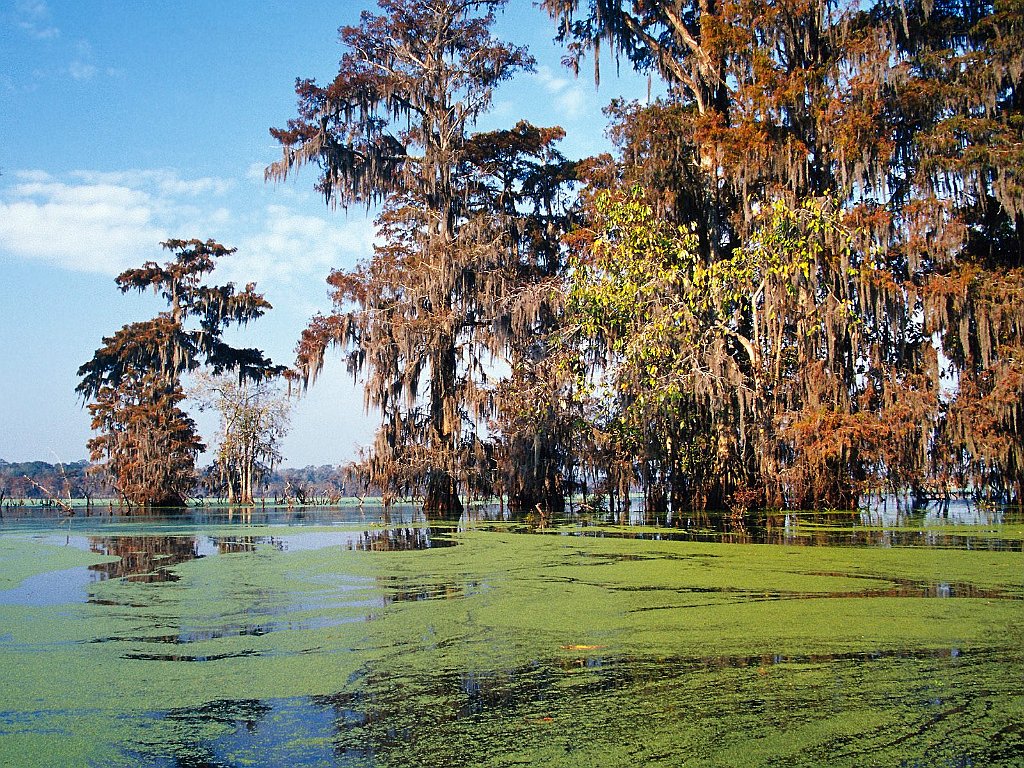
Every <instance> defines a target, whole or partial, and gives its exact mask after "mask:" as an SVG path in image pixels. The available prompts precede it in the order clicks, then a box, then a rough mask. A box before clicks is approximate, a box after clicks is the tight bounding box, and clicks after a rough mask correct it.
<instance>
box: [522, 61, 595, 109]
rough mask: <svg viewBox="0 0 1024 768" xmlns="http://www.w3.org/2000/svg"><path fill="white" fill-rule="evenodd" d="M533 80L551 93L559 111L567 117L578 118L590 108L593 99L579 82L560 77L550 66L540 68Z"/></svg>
mask: <svg viewBox="0 0 1024 768" xmlns="http://www.w3.org/2000/svg"><path fill="white" fill-rule="evenodd" d="M533 78H534V79H535V80H536V81H537V82H538V84H539V85H540V87H541V88H543V89H544V90H545V91H547V92H548V93H550V94H551V95H552V97H553V100H554V104H555V106H556V107H557V109H558V110H559V111H560V112H561V113H562V114H563V115H565V116H566V117H569V118H578V117H580V116H582V115H583V114H584V112H585V111H587V110H588V109H589V107H590V100H591V97H590V95H589V93H588V91H587V90H586V89H585V88H584V87H583V85H581V84H580V82H579V81H578V80H574V79H569V78H567V77H563V76H561V75H558V74H556V73H555V72H554V70H552V69H551V67H548V66H544V65H542V66H539V67H537V71H536V72H535V73H534V74H533Z"/></svg>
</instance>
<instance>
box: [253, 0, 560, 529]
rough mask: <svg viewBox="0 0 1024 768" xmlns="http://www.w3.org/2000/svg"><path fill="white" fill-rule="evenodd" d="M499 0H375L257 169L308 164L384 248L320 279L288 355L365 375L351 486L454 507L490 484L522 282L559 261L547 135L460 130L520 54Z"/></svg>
mask: <svg viewBox="0 0 1024 768" xmlns="http://www.w3.org/2000/svg"><path fill="white" fill-rule="evenodd" d="M503 5H504V0H436V1H435V2H431V3H422V2H414V0H381V2H380V8H381V10H382V12H383V13H382V14H380V15H374V14H371V13H368V12H367V13H363V15H362V16H361V20H360V23H359V24H358V25H357V26H348V27H342V29H341V31H340V37H341V42H342V44H343V45H344V46H345V48H346V51H345V53H344V55H343V56H342V59H341V63H340V67H339V71H338V74H337V76H336V77H335V79H334V81H333V82H332V83H331V84H329V85H328V86H326V87H322V86H318V85H317V84H315V83H314V82H313V81H310V80H299V81H298V82H297V85H296V91H297V94H298V96H299V115H298V118H297V119H295V120H291V121H289V123H288V127H287V128H286V129H283V130H273V131H272V134H273V135H274V136H275V138H277V140H278V141H279V142H280V143H281V144H282V146H283V157H282V159H281V160H280V161H279V162H277V163H275V164H274V165H272V166H271V167H270V168H269V169H268V171H267V176H268V178H272V179H284V178H285V177H286V176H287V175H288V174H289V173H290V172H291V171H292V170H293V169H295V168H297V167H299V166H301V165H303V164H306V163H310V162H313V163H317V164H318V165H319V166H320V169H321V176H320V179H319V182H318V188H319V189H320V190H321V191H322V192H323V194H324V195H325V197H326V198H327V200H328V201H329V202H331V203H336V204H340V205H342V206H346V207H347V206H350V205H353V204H365V205H367V206H373V205H378V204H379V205H380V214H379V216H378V219H377V224H378V228H379V233H380V237H381V240H382V241H383V243H382V245H380V246H378V247H376V248H375V252H374V256H373V258H372V259H370V260H369V261H367V262H365V263H362V264H360V265H358V266H357V267H356V268H355V269H353V270H351V271H336V272H334V273H333V274H332V275H331V277H330V279H329V281H328V282H329V283H330V285H331V286H332V289H333V298H334V303H335V312H334V313H333V314H331V315H328V316H318V317H316V318H314V319H313V321H312V322H311V324H310V326H309V328H308V329H307V330H306V332H305V333H304V334H303V339H302V341H301V343H300V347H299V361H298V362H299V367H300V369H301V370H302V371H303V372H304V373H305V376H306V378H307V381H309V380H311V379H312V378H313V377H315V376H316V374H317V373H318V371H319V370H320V369H321V366H322V361H323V355H324V353H325V350H326V349H327V347H328V346H331V345H339V346H341V347H343V348H345V349H347V350H348V362H349V367H350V370H351V371H352V372H353V374H359V373H360V372H362V371H368V377H367V380H366V388H365V392H366V402H367V405H368V406H369V407H373V408H377V409H379V410H380V412H381V419H382V425H381V428H380V431H379V432H378V434H377V438H376V441H375V444H374V447H373V451H372V453H371V454H370V455H369V456H368V457H367V460H366V461H365V462H364V463H363V470H364V473H363V474H364V480H365V481H366V483H368V484H370V485H373V486H377V487H379V488H381V490H382V492H383V493H384V494H385V496H386V497H391V496H393V495H395V494H419V493H422V494H423V496H424V506H425V507H426V509H428V510H445V511H451V510H458V509H460V508H461V501H460V499H459V487H460V485H462V486H464V487H467V488H468V489H470V490H477V491H480V492H487V491H489V490H490V487H489V486H490V482H491V477H492V471H491V469H492V462H493V457H492V452H491V450H490V448H489V447H488V445H486V443H485V441H484V440H483V439H482V438H481V436H480V429H479V427H480V426H481V425H482V424H483V423H484V422H485V421H486V420H487V419H488V418H489V416H490V415H492V414H493V412H494V409H495V407H496V403H495V393H494V390H493V385H492V382H491V380H490V375H489V369H490V367H491V363H492V360H493V359H494V358H495V357H499V358H500V357H501V356H503V355H504V354H506V353H508V355H509V358H510V362H511V364H512V365H513V367H515V368H519V367H522V366H525V365H528V362H527V357H528V354H527V348H528V346H529V345H528V344H527V343H526V342H525V341H523V339H524V334H527V333H528V332H529V331H531V330H533V329H535V328H536V327H537V326H538V324H541V325H543V324H545V323H547V322H548V318H549V317H550V316H551V310H550V309H549V307H548V297H549V292H545V291H536V290H531V289H532V287H534V286H536V285H537V284H539V283H541V282H542V281H543V280H545V279H546V278H549V277H550V276H552V275H554V274H557V273H558V271H559V269H560V267H561V261H560V259H561V256H560V249H559V247H558V243H557V235H558V231H559V226H560V225H561V222H564V220H565V216H566V210H565V206H566V200H565V198H564V190H565V188H566V183H567V181H568V180H569V179H570V178H571V177H572V167H571V165H570V164H568V163H566V162H565V161H564V159H563V158H562V157H561V155H560V154H559V153H558V152H557V150H556V149H555V144H556V143H557V141H558V140H559V139H560V138H561V136H562V133H561V130H560V129H539V128H536V127H534V126H531V125H528V124H525V123H520V124H518V125H517V126H515V127H514V128H513V129H511V130H506V131H495V132H490V133H472V132H471V128H472V126H473V125H474V123H475V122H476V120H477V119H478V118H479V117H480V115H482V114H483V113H484V112H486V111H487V109H488V108H489V107H490V105H491V99H492V90H493V88H494V87H495V86H496V85H498V84H499V83H501V82H502V81H504V80H506V79H508V78H509V77H511V76H512V75H513V74H514V73H515V72H517V71H522V70H525V69H529V68H530V67H532V65H533V60H532V59H531V58H530V57H529V56H528V55H527V53H526V51H525V50H524V49H522V48H518V47H515V46H511V45H508V44H506V43H504V42H502V41H500V40H497V39H496V38H494V37H493V35H492V34H491V31H490V29H491V26H492V24H493V22H494V13H495V12H496V11H497V10H498V9H500V8H501V7H502V6H503Z"/></svg>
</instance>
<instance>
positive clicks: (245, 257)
mask: <svg viewBox="0 0 1024 768" xmlns="http://www.w3.org/2000/svg"><path fill="white" fill-rule="evenodd" d="M375 235H376V228H375V227H374V225H373V223H372V221H371V220H370V219H369V218H366V217H352V218H346V217H345V216H344V214H342V213H334V212H330V211H326V210H325V211H324V212H323V213H322V214H320V215H310V214H307V213H300V212H298V211H296V210H294V209H293V208H290V207H287V206H283V205H268V206H266V207H265V208H264V210H263V214H262V216H261V217H260V220H259V226H258V227H257V228H256V230H255V232H254V233H253V234H252V235H250V236H248V237H245V238H243V239H242V241H240V242H239V243H238V245H239V248H238V253H237V254H236V255H235V256H233V257H232V258H231V261H230V262H225V263H224V269H223V272H224V274H225V275H226V276H227V277H228V278H229V279H233V280H235V281H236V282H239V283H241V282H248V281H250V280H254V281H256V282H257V283H258V284H259V286H260V289H261V290H263V291H271V290H272V291H273V292H274V293H277V294H279V293H280V292H283V291H287V292H289V293H291V294H295V293H300V294H308V293H309V287H310V286H311V285H313V286H323V285H324V282H323V281H324V279H325V278H326V277H327V275H328V274H330V271H331V270H332V269H335V268H344V267H351V266H353V265H354V264H355V263H356V262H357V261H359V260H361V259H365V258H367V257H369V256H370V255H371V254H372V252H373V242H374V237H375ZM324 290H325V291H326V286H324Z"/></svg>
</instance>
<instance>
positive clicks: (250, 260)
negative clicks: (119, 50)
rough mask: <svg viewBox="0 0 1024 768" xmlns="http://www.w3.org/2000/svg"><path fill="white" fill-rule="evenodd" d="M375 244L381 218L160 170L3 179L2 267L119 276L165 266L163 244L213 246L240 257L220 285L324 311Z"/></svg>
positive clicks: (25, 174)
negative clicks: (332, 292) (338, 280)
mask: <svg viewBox="0 0 1024 768" xmlns="http://www.w3.org/2000/svg"><path fill="white" fill-rule="evenodd" d="M5 181H6V182H8V184H7V185H6V186H4V185H3V183H2V182H5ZM260 198H264V199H272V200H273V201H274V202H273V204H269V205H268V204H266V203H265V202H260ZM375 235H376V228H375V227H374V225H373V223H372V220H371V217H369V216H363V215H359V214H358V213H353V215H352V216H350V217H349V216H346V215H345V213H344V212H342V211H332V210H330V209H328V208H327V207H326V206H324V205H323V203H322V200H320V199H319V198H317V197H316V196H315V195H307V196H306V197H305V198H300V197H297V196H291V195H282V194H280V190H279V189H278V188H276V187H265V186H262V185H261V186H260V187H258V188H254V187H249V186H248V185H247V184H245V183H243V184H238V183H235V182H234V181H232V180H228V179H222V178H213V177H200V178H185V177H182V176H180V175H178V174H177V173H175V172H174V171H169V170H159V169H156V170H154V169H149V170H127V171H90V170H78V171H72V172H70V173H67V174H65V175H63V176H61V177H60V178H57V177H56V176H54V175H52V174H50V173H47V172H45V171H39V170H21V171H13V172H12V173H11V174H10V176H4V177H2V178H0V258H21V259H25V260H29V261H37V262H42V263H47V264H50V265H52V266H56V267H59V268H62V269H67V270H72V271H77V272H96V273H100V274H107V275H116V274H118V273H119V272H121V271H123V270H124V269H126V268H128V267H131V266H135V265H138V264H140V263H142V262H143V261H146V260H149V259H152V260H155V261H163V260H165V257H166V254H165V253H164V252H163V251H162V249H161V248H160V245H159V243H160V242H161V241H163V240H167V239H168V238H169V237H203V238H206V237H213V238H214V239H216V240H218V241H220V242H222V243H224V244H225V245H228V246H237V248H238V252H237V253H236V254H235V255H233V256H232V257H231V258H228V259H225V260H224V261H223V262H221V264H220V265H219V266H218V269H217V274H216V275H215V279H216V280H217V282H228V281H231V282H234V283H235V284H237V285H244V284H245V283H248V282H253V281H254V282H256V283H257V284H258V285H259V289H260V290H261V291H262V292H264V293H266V294H267V295H268V298H270V300H271V301H272V302H273V303H275V304H277V303H279V302H280V303H281V304H291V305H293V306H294V305H297V304H298V305H302V306H303V307H304V308H308V306H313V305H310V304H309V302H310V301H314V302H317V304H318V305H322V304H323V300H324V297H325V296H326V291H327V287H326V285H325V284H324V279H325V278H326V277H327V275H328V274H329V273H330V271H331V270H332V269H334V268H349V267H352V266H353V265H354V264H355V263H356V262H357V261H359V260H361V259H365V258H368V257H369V256H370V255H371V254H372V253H373V243H374V237H375ZM307 305H308V306H307ZM312 311H314V310H313V309H310V311H309V313H310V314H311V313H312Z"/></svg>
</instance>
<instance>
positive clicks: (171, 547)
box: [89, 536, 202, 583]
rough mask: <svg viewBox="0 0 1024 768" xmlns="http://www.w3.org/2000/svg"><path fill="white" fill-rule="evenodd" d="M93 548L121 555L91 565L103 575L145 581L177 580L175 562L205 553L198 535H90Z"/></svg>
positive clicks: (103, 576) (185, 560) (103, 552)
mask: <svg viewBox="0 0 1024 768" xmlns="http://www.w3.org/2000/svg"><path fill="white" fill-rule="evenodd" d="M89 549H90V550H92V551H93V552H96V553H97V554H101V555H112V556H114V557H118V558H120V559H119V560H114V561H112V562H109V563H99V564H97V565H91V566H89V570H91V571H94V572H96V573H100V574H102V577H101V578H106V579H128V580H130V581H141V582H145V583H155V582H165V581H177V580H178V578H179V577H178V575H177V574H176V573H175V572H174V570H173V568H174V566H176V565H180V564H181V563H186V562H188V561H189V560H195V559H197V558H199V557H202V555H200V554H199V541H198V539H197V538H196V537H195V536H90V537H89Z"/></svg>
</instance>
